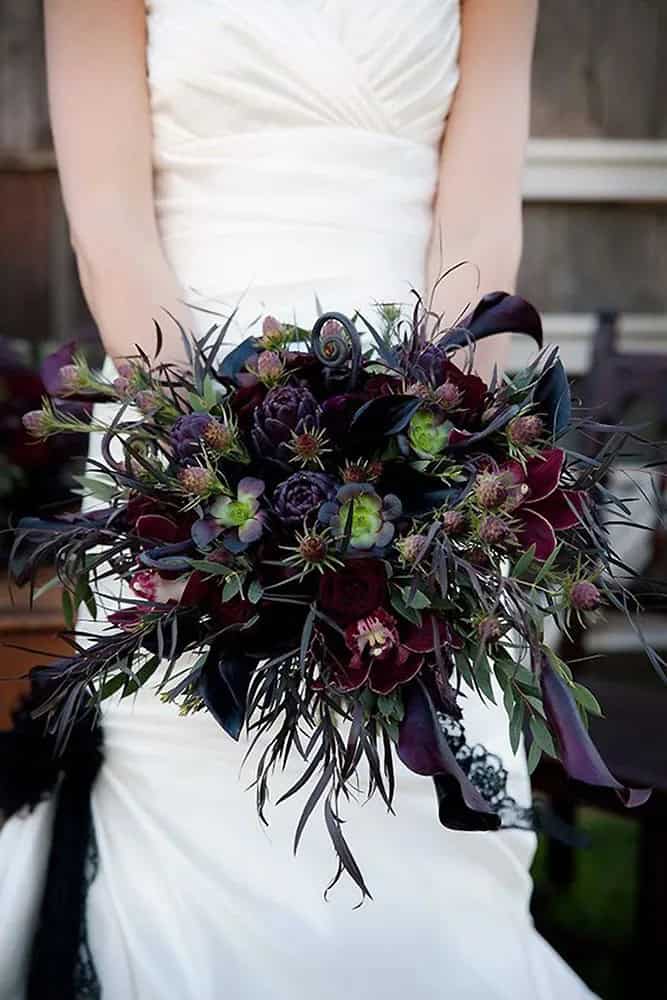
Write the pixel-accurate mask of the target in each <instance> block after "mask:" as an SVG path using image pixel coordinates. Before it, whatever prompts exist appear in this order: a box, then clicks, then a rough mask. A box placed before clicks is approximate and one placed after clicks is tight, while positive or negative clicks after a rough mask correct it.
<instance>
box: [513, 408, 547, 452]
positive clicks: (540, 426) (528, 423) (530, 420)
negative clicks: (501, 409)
mask: <svg viewBox="0 0 667 1000" xmlns="http://www.w3.org/2000/svg"><path fill="white" fill-rule="evenodd" d="M543 433H544V421H543V420H542V418H541V417H538V416H537V414H536V413H532V414H525V415H524V416H522V417H515V419H514V420H512V422H511V423H510V425H509V427H508V428H507V436H508V437H509V439H510V441H513V442H514V444H518V445H524V446H525V445H530V444H533V443H534V442H535V441H537V440H538V439H539V438H540V437H541V436H542V434H543Z"/></svg>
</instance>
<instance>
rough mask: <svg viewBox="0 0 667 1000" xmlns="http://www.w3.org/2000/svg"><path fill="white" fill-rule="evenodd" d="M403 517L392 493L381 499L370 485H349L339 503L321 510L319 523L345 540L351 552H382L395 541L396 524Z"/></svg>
mask: <svg viewBox="0 0 667 1000" xmlns="http://www.w3.org/2000/svg"><path fill="white" fill-rule="evenodd" d="M400 514H401V501H400V500H399V499H398V497H397V496H394V495H393V494H391V493H389V494H387V496H386V497H384V498H383V497H381V496H380V495H379V494H378V493H376V491H375V489H374V488H373V487H372V486H371V484H370V483H346V484H345V486H341V488H340V489H339V490H338V493H337V494H336V499H335V500H331V501H329V502H328V503H325V504H323V505H322V507H321V508H320V512H319V520H320V521H321V522H322V524H328V525H330V526H331V528H332V529H333V531H334V532H335V533H336V534H337V535H340V536H341V537H342V536H344V535H345V534H346V533H347V532H349V546H350V548H352V549H360V550H368V549H382V548H385V547H386V546H387V545H389V543H390V542H391V540H392V538H393V537H394V525H393V523H392V522H393V521H395V520H396V518H397V517H399V516H400Z"/></svg>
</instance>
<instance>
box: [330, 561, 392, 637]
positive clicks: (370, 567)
mask: <svg viewBox="0 0 667 1000" xmlns="http://www.w3.org/2000/svg"><path fill="white" fill-rule="evenodd" d="M386 597H387V573H386V571H385V568H384V564H383V563H382V562H381V561H380V560H379V559H353V560H351V561H350V562H347V563H345V565H344V566H343V568H342V569H339V570H327V571H326V572H325V573H323V574H322V579H321V581H320V589H319V596H318V603H319V605H320V607H321V609H322V611H324V612H325V614H327V615H329V617H331V618H333V620H334V621H336V622H338V624H339V625H349V624H350V623H351V622H353V621H356V620H357V619H358V618H363V617H364V616H365V615H369V614H370V613H371V612H372V611H375V609H376V608H378V607H380V606H381V605H382V604H383V603H384V601H385V600H386Z"/></svg>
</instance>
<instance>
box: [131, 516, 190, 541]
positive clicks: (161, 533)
mask: <svg viewBox="0 0 667 1000" xmlns="http://www.w3.org/2000/svg"><path fill="white" fill-rule="evenodd" d="M136 531H137V534H138V535H139V536H140V537H141V538H150V539H155V540H156V541H159V542H175V541H180V539H181V535H182V532H181V531H179V527H178V525H177V524H176V522H175V521H172V520H171V518H170V517H163V516H162V514H143V515H142V516H141V517H139V518H137V523H136Z"/></svg>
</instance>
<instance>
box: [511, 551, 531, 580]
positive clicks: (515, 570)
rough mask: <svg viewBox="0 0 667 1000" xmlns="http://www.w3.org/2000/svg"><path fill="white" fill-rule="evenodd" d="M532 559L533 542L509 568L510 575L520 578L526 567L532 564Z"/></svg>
mask: <svg viewBox="0 0 667 1000" xmlns="http://www.w3.org/2000/svg"><path fill="white" fill-rule="evenodd" d="M534 559H535V545H534V544H533V545H531V546H530V548H529V549H527V550H526V551H525V552H524V553H523V555H522V556H520V557H519V558H518V559H517V561H516V563H515V564H514V566H513V567H512V569H511V570H510V576H513V577H514V578H515V579H520V578H521V577H522V576H523V574H524V573H525V572H526V570H527V569H528V567H529V566H531V565H532V563H533V560H534Z"/></svg>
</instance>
